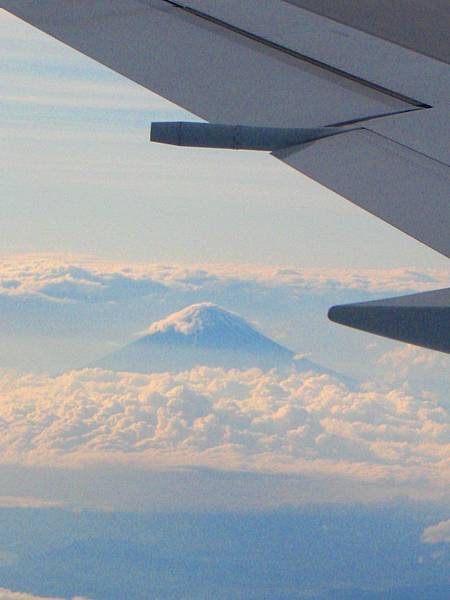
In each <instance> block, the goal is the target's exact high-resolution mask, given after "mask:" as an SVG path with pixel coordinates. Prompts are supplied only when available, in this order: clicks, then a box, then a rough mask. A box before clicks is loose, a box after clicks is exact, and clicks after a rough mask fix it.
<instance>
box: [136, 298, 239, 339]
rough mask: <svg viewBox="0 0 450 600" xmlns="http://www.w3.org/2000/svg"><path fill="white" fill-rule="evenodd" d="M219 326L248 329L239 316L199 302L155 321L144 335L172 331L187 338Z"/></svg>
mask: <svg viewBox="0 0 450 600" xmlns="http://www.w3.org/2000/svg"><path fill="white" fill-rule="evenodd" d="M220 325H222V326H223V327H227V328H230V327H231V328H235V329H239V330H242V328H244V327H246V328H249V325H248V324H247V323H246V322H245V321H244V319H242V318H241V317H240V316H239V315H237V314H235V313H232V312H229V311H226V310H224V309H223V308H220V306H217V304H213V303H211V302H201V303H198V304H192V305H191V306H188V307H186V308H184V309H183V310H180V311H179V312H176V313H173V314H171V315H169V316H168V317H166V318H165V319H161V320H160V321H156V322H155V323H153V324H152V325H150V327H149V328H148V330H147V331H146V334H147V335H149V334H150V335H152V334H155V333H166V332H169V331H173V332H176V333H181V334H183V335H186V336H188V335H193V334H197V333H199V332H201V331H203V330H205V329H208V328H211V327H213V328H216V327H217V326H220Z"/></svg>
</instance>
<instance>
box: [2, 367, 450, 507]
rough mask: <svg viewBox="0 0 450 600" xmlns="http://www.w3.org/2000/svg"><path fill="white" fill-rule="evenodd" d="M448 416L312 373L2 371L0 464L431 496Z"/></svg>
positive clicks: (444, 477) (442, 475)
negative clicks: (178, 471)
mask: <svg viewBox="0 0 450 600" xmlns="http://www.w3.org/2000/svg"><path fill="white" fill-rule="evenodd" d="M449 416H450V415H449V407H448V404H447V405H446V404H445V402H443V401H442V402H441V401H440V400H439V399H438V398H436V397H433V396H430V395H424V396H423V397H421V396H419V395H417V396H414V395H412V394H411V393H409V392H408V391H407V390H405V389H402V388H399V389H396V388H383V387H381V386H376V385H366V386H363V387H362V388H360V389H359V390H356V391H355V390H351V389H348V388H347V387H346V386H345V385H343V384H342V383H340V382H338V381H336V380H334V379H333V378H331V377H329V376H328V375H317V374H312V373H307V374H298V373H293V374H290V375H282V374H279V373H277V372H276V371H270V372H261V371H260V370H258V369H252V370H248V371H237V370H231V371H225V370H222V369H209V368H197V369H194V370H192V371H187V372H184V373H178V374H171V373H160V374H150V375H139V374H131V373H113V372H109V371H102V370H84V371H74V372H71V373H67V374H64V375H61V376H60V377H56V378H50V377H46V376H37V375H25V376H20V375H17V374H16V373H14V372H11V371H4V372H2V376H1V380H0V456H1V459H0V460H1V461H2V462H3V463H4V464H5V463H8V464H11V463H13V464H22V465H41V466H42V465H45V466H56V465H61V466H70V467H80V466H83V465H86V464H102V463H103V464H119V465H123V464H127V465H130V466H135V467H137V468H144V469H160V468H172V467H209V468H214V469H221V470H223V469H225V470H237V471H242V470H245V471H251V472H257V473H277V474H308V475H311V474H314V475H318V476H325V477H327V476H342V477H347V478H352V479H357V480H360V481H371V482H377V481H379V482H384V483H386V482H390V481H392V482H400V483H402V482H403V483H408V484H411V485H413V486H417V487H418V488H423V489H429V490H432V494H434V496H435V497H440V495H442V494H445V491H446V490H448V485H449V484H450V419H449Z"/></svg>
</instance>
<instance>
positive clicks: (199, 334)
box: [93, 303, 332, 374]
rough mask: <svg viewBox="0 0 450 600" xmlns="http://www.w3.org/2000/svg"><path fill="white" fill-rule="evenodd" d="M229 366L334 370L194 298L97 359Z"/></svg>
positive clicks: (145, 367) (138, 364)
mask: <svg viewBox="0 0 450 600" xmlns="http://www.w3.org/2000/svg"><path fill="white" fill-rule="evenodd" d="M200 365H201V366H209V367H222V368H225V369H232V368H236V369H248V368H253V367H258V368H261V369H263V370H267V369H272V368H278V369H286V368H288V369H295V370H296V371H315V372H320V373H329V374H332V372H331V371H328V370H327V369H324V368H322V367H320V366H319V365H317V364H315V363H313V362H311V361H310V360H307V359H305V358H300V359H297V358H296V355H295V353H294V352H292V350H289V349H288V348H285V347H284V346H281V345H280V344H277V343H276V342H274V341H273V340H271V339H269V338H268V337H266V336H265V335H263V334H262V333H260V332H259V331H257V330H256V329H255V327H253V325H251V324H250V323H249V322H248V321H246V320H245V319H243V318H242V317H240V316H239V315H237V314H235V313H232V312H229V311H227V310H225V309H223V308H220V307H219V306H217V305H215V304H210V303H202V304H193V305H192V306H188V307H187V308H185V309H183V310H181V311H180V312H176V313H173V314H171V315H169V316H168V317H167V318H165V319H163V320H161V321H157V322H155V323H153V324H152V325H151V326H150V327H149V329H148V330H147V332H146V335H144V336H143V337H141V338H140V339H138V340H136V341H135V342H132V343H131V344H129V345H127V346H125V347H124V348H122V349H120V350H118V351H117V352H114V353H113V354H110V355H108V356H106V357H105V358H103V359H101V360H100V361H98V362H97V363H95V364H94V365H93V366H94V367H99V368H103V369H108V370H113V371H131V372H138V373H150V372H161V371H185V370H189V369H192V368H194V367H196V366H200Z"/></svg>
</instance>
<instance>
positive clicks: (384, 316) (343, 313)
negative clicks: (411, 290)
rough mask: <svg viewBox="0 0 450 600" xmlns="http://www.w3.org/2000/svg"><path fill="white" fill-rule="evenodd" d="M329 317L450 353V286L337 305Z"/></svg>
mask: <svg viewBox="0 0 450 600" xmlns="http://www.w3.org/2000/svg"><path fill="white" fill-rule="evenodd" d="M329 317H330V319H331V320H332V321H333V322H335V323H339V324H340V325H347V326H348V327H352V328H354V329H359V330H361V331H366V332H368V333H372V334H375V335H380V336H383V337H387V338H391V339H394V340H398V341H401V342H407V343H409V344H414V345H416V346H422V347H423V348H429V349H431V350H438V351H439V352H445V353H447V354H450V288H449V289H445V290H438V291H435V292H425V293H423V294H414V295H410V296H403V297H401V298H391V299H388V300H376V301H374V302H362V303H358V304H348V305H344V306H335V307H333V308H332V309H331V310H330V312H329Z"/></svg>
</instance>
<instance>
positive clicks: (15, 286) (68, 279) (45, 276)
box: [0, 255, 449, 302]
mask: <svg viewBox="0 0 450 600" xmlns="http://www.w3.org/2000/svg"><path fill="white" fill-rule="evenodd" d="M238 284H240V285H245V284H255V285H258V286H260V287H261V288H275V287H281V288H286V289H289V290H291V291H292V292H293V293H301V292H303V293H304V292H310V293H314V292H315V293H324V292H330V291H335V292H336V291H338V290H343V289H345V290H354V291H355V290H357V291H361V292H368V293H376V294H379V293H399V294H400V293H409V292H416V291H425V290H429V289H432V288H433V287H434V288H437V287H445V286H447V285H448V284H449V277H448V273H447V272H445V271H438V270H429V271H421V272H419V271H413V270H411V269H386V270H374V269H365V270H361V269H360V270H354V269H353V270H346V269H300V268H284V267H263V266H261V267H258V266H251V265H247V266H246V265H207V264H205V265H189V266H183V265H164V264H151V263H131V264H120V263H117V262H108V261H102V260H100V259H96V258H89V257H80V256H74V257H70V256H51V255H50V256H46V255H28V256H27V255H25V256H12V257H10V256H8V257H4V258H3V260H0V294H1V295H7V296H24V295H32V296H36V295H37V296H39V297H44V298H47V299H49V300H53V301H59V302H64V301H66V302H112V301H113V302H120V301H125V300H130V298H133V297H139V296H145V295H149V294H151V293H155V292H158V291H159V292H161V291H163V290H167V289H174V290H184V291H193V290H198V289H199V288H201V289H203V290H204V291H205V293H206V292H208V291H212V290H217V289H220V288H226V287H228V286H230V285H238Z"/></svg>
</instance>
